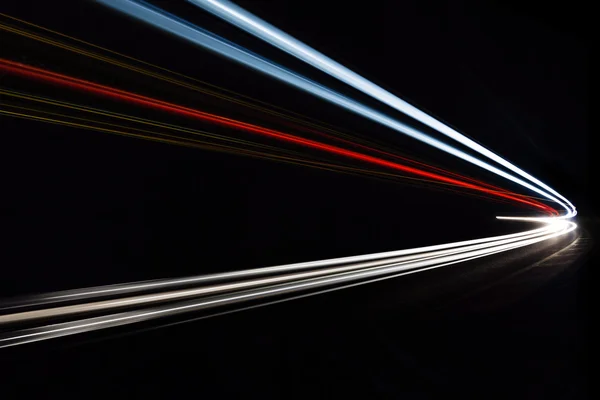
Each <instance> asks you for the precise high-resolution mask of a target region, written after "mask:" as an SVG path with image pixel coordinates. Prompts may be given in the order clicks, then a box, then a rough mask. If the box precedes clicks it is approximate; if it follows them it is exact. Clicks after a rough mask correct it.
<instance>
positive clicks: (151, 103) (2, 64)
mask: <svg viewBox="0 0 600 400" xmlns="http://www.w3.org/2000/svg"><path fill="white" fill-rule="evenodd" d="M0 70H2V71H5V72H7V73H12V74H15V75H20V76H24V77H28V78H31V79H36V80H41V81H44V82H47V83H53V84H57V85H60V86H65V87H69V88H71V89H76V90H82V91H85V92H88V93H92V94H96V95H101V96H104V97H108V98H112V99H114V100H119V101H126V102H129V103H133V104H137V105H140V106H144V107H148V108H153V109H157V110H161V111H165V112H169V113H174V114H179V115H182V116H186V117H189V118H194V119H197V120H201V121H205V122H210V123H213V124H218V125H222V126H226V127H229V128H234V129H238V130H242V131H246V132H251V133H255V134H259V135H262V136H266V137H270V138H273V139H277V140H281V141H285V142H288V143H293V144H296V145H300V146H304V147H309V148H313V149H317V150H320V151H323V152H327V153H330V154H336V155H340V156H344V157H346V158H350V159H354V160H358V161H362V162H366V163H369V164H372V165H377V166H380V167H385V168H390V169H394V170H397V171H402V172H406V173H410V174H413V175H417V176H421V177H426V178H429V179H433V180H437V181H440V182H445V183H450V184H454V185H458V186H461V187H463V188H466V189H471V190H476V191H480V192H483V193H487V194H489V195H492V196H497V197H501V198H504V199H508V200H511V201H515V202H517V203H520V204H526V205H529V206H532V207H534V208H537V209H539V210H542V211H544V212H546V213H549V214H557V212H556V210H554V209H553V208H551V207H549V206H547V205H544V204H542V203H539V202H537V201H533V200H527V199H524V198H522V197H519V195H516V194H506V193H503V192H498V191H496V190H490V189H488V188H485V187H481V186H478V185H474V184H471V183H468V182H463V181H459V180H457V179H453V178H448V177H446V176H442V175H439V174H434V173H431V172H427V171H423V170H420V169H417V168H413V167H409V166H405V165H403V164H399V163H395V162H391V161H387V160H384V159H381V158H377V157H373V156H370V155H366V154H362V153H358V152H355V151H352V150H347V149H344V148H340V147H337V146H332V145H328V144H325V143H320V142H317V141H314V140H309V139H304V138H300V137H297V136H294V135H291V134H287V133H283V132H279V131H276V130H273V129H268V128H264V127H261V126H257V125H253V124H248V123H245V122H241V121H236V120H233V119H230V118H225V117H222V116H219V115H215V114H209V113H206V112H202V111H199V110H195V109H192V108H188V107H183V106H180V105H177V104H173V103H169V102H165V101H162V100H157V99H154V98H151V97H147V96H142V95H139V94H135V93H131V92H127V91H124V90H120V89H115V88H112V87H110V86H106V85H100V84H97V83H93V82H89V81H86V80H83V79H78V78H73V77H70V76H67V75H63V74H58V73H56V72H51V71H47V70H44V69H41V68H36V67H32V66H29V65H25V64H21V63H17V62H14V61H10V60H5V59H1V58H0Z"/></svg>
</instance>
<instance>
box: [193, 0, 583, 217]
mask: <svg viewBox="0 0 600 400" xmlns="http://www.w3.org/2000/svg"><path fill="white" fill-rule="evenodd" d="M187 1H188V2H189V3H192V4H195V5H197V6H199V7H201V8H203V9H204V10H206V11H208V12H210V13H212V14H214V15H216V16H218V17H220V18H222V19H223V20H225V21H227V22H229V23H231V24H233V25H235V26H237V27H238V28H241V29H243V30H245V31H246V32H248V33H250V34H252V35H254V36H256V37H258V38H260V39H262V40H264V41H266V42H267V43H270V44H271V45H273V46H275V47H277V48H279V49H281V50H283V51H285V52H287V53H288V54H291V55H293V56H295V57H296V58H299V59H300V60H302V61H304V62H306V63H308V64H310V65H312V66H313V67H315V68H318V69H320V70H321V71H323V72H325V73H327V74H329V75H331V76H333V77H335V78H337V79H339V80H341V81H342V82H344V83H346V84H348V85H350V86H352V87H354V88H355V89H358V90H360V91H361V92H363V93H366V94H368V95H370V96H371V97H373V98H375V99H377V100H379V101H381V102H382V103H384V104H387V105H389V106H390V107H392V108H395V109H396V110H398V111H400V112H403V113H404V114H406V115H409V116H411V117H412V118H414V119H416V120H417V121H419V122H422V123H423V124H425V125H427V126H429V127H431V128H433V129H435V130H436V131H438V132H440V133H441V134H443V135H445V136H447V137H449V138H452V139H453V140H455V141H457V142H459V143H461V144H463V145H465V146H467V147H468V148H470V149H472V150H475V151H476V152H478V153H479V154H482V155H484V156H486V157H487V158H489V159H491V160H493V161H495V162H497V163H498V164H500V165H502V166H504V167H506V168H508V169H510V170H511V171H513V172H515V173H517V174H518V175H521V176H522V177H524V178H526V179H528V180H529V181H531V182H533V183H535V184H537V185H538V186H540V187H542V188H544V189H545V190H547V191H548V192H550V193H552V194H554V195H555V196H557V197H559V198H560V199H562V200H563V201H564V202H565V203H567V204H568V205H569V206H570V207H571V210H569V208H566V210H567V211H571V212H573V216H574V215H575V213H576V211H575V206H573V204H572V203H571V202H569V200H567V199H566V198H565V197H563V196H562V195H561V194H560V193H558V192H556V191H555V190H554V189H552V188H551V187H550V186H548V185H546V184H545V183H543V182H542V181H540V180H538V179H536V178H535V177H533V176H532V175H530V174H528V173H527V172H525V171H523V170H522V169H520V168H519V167H517V166H516V165H514V164H512V163H510V162H509V161H507V160H505V159H504V158H502V157H500V156H499V155H497V154H495V153H494V152H492V151H490V150H488V149H486V148H485V147H483V146H481V145H480V144H479V143H477V142H475V141H474V140H471V139H469V138H468V137H466V136H464V135H462V134H461V133H459V132H458V131H456V130H454V129H452V128H451V127H449V126H448V125H446V124H444V123H442V122H440V121H438V120H437V119H435V118H433V117H432V116H431V115H429V114H427V113H425V112H423V111H421V110H419V109H418V108H416V107H415V106H413V105H411V104H409V103H408V102H406V101H405V100H402V99H401V98H399V97H397V96H395V95H393V94H392V93H390V92H388V91H387V90H385V89H383V88H382V87H380V86H378V85H376V84H374V83H373V82H371V81H369V80H367V79H365V78H363V77H362V76H360V75H358V74H357V73H355V72H353V71H351V70H350V69H348V68H346V67H344V66H343V65H341V64H340V63H338V62H336V61H334V60H332V59H331V58H329V57H327V56H326V55H324V54H322V53H320V52H318V51H316V50H315V49H313V48H311V47H309V46H307V45H306V44H304V43H302V42H300V41H299V40H297V39H295V38H293V37H292V36H290V35H288V34H287V33H285V32H283V31H281V30H280V29H277V28H276V27H274V26H273V25H271V24H269V23H268V22H266V21H264V20H262V19H260V18H258V17H257V16H255V15H253V14H251V13H250V12H248V11H246V10H244V9H243V8H241V7H239V6H237V5H236V4H234V3H232V2H231V1H228V0H187Z"/></svg>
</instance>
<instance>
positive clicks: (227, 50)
mask: <svg viewBox="0 0 600 400" xmlns="http://www.w3.org/2000/svg"><path fill="white" fill-rule="evenodd" d="M97 1H98V2H100V3H102V4H104V5H106V6H109V7H111V8H113V9H115V10H118V11H120V12H122V13H124V14H126V15H129V16H132V17H134V18H137V19H139V20H142V21H144V22H146V23H148V24H150V25H152V26H155V27H157V28H160V29H162V30H164V31H166V32H169V33H171V34H173V35H175V36H178V37H180V38H182V39H185V40H187V41H189V42H192V43H194V44H196V45H199V46H201V47H204V48H205V49H208V50H210V51H213V52H215V53H217V54H220V55H222V56H224V57H227V58H229V59H232V60H234V61H236V62H239V63H242V64H244V65H246V66H248V67H251V68H253V69H255V70H257V71H260V72H262V73H264V74H267V75H270V76H272V77H274V78H276V79H278V80H281V81H283V82H286V83H288V84H290V85H292V86H295V87H297V88H299V89H301V90H304V91H307V92H309V93H311V94H313V95H316V96H318V97H320V98H322V99H325V100H327V101H329V102H332V103H334V104H336V105H338V106H341V107H343V108H345V109H347V110H349V111H352V112H354V113H357V114H359V115H361V116H363V117H366V118H368V119H370V120H372V121H375V122H378V123H380V124H382V125H384V126H387V127H389V128H391V129H393V130H396V131H398V132H401V133H404V134H406V135H408V136H410V137H412V138H414V139H417V140H419V141H421V142H423V143H426V144H429V145H431V146H433V147H435V148H437V149H439V150H442V151H444V152H446V153H448V154H452V155H454V156H456V157H458V158H461V159H463V160H465V161H467V162H469V163H471V164H474V165H477V166H479V167H481V168H483V169H486V170H488V171H490V172H492V173H494V174H496V175H499V176H501V177H503V178H505V179H508V180H510V181H512V182H515V183H517V184H519V185H521V186H523V187H525V188H527V189H530V190H532V191H534V192H536V193H538V194H540V195H542V196H544V197H545V198H547V199H549V200H551V201H554V202H556V203H558V204H560V205H561V206H562V207H563V208H564V209H565V210H566V211H567V214H566V215H567V216H569V217H570V216H574V215H575V214H576V210H575V208H574V207H573V206H572V205H571V203H569V202H568V201H567V204H565V203H564V202H563V201H561V200H559V199H558V198H556V197H555V196H553V195H551V194H550V193H548V192H547V191H545V190H542V189H540V188H538V187H537V186H535V185H532V184H531V183H529V182H526V181H524V180H522V179H520V178H517V177H515V176H513V175H511V174H509V173H507V172H505V171H503V170H501V169H499V168H497V167H494V166H492V165H490V164H488V163H486V162H484V161H482V160H480V159H478V158H476V157H474V156H471V155H470V154H467V153H465V152H463V151H461V150H459V149H457V148H454V147H452V146H450V145H448V144H446V143H443V142H441V141H439V140H437V139H435V138H433V137H431V136H429V135H427V134H425V133H423V132H421V131H419V130H417V129H415V128H413V127H410V126H408V125H406V124H403V123H401V122H400V121H397V120H395V119H393V118H391V117H389V116H387V115H385V114H383V113H381V112H379V111H376V110H374V109H372V108H369V107H367V106H365V105H363V104H361V103H359V102H357V101H355V100H353V99H351V98H349V97H346V96H344V95H342V94H340V93H337V92H335V91H333V90H331V89H329V88H327V87H325V86H322V85H320V84H318V83H316V82H314V81H311V80H309V79H307V78H305V77H303V76H301V75H299V74H297V73H295V72H292V71H290V70H287V69H285V68H283V67H281V66H279V65H277V64H275V63H273V62H271V61H268V60H266V59H264V58H261V57H260V56H258V55H256V54H253V53H251V52H249V51H247V50H246V49H243V48H241V47H240V46H237V45H235V44H233V43H231V42H228V41H226V40H224V39H222V38H220V37H218V36H216V35H214V34H212V33H209V32H207V31H205V30H203V29H201V28H199V27H197V26H195V25H193V24H190V23H188V22H186V21H183V20H182V19H180V18H178V17H175V16H173V15H171V14H169V13H167V12H165V11H163V10H160V9H158V8H155V7H153V6H150V5H148V4H146V3H143V2H141V1H134V0H97ZM456 135H460V134H459V133H456ZM456 135H454V136H456ZM460 136H462V135H460ZM456 137H458V136H456ZM465 139H466V138H465ZM490 153H491V152H490ZM482 154H483V153H482ZM492 154H493V153H492ZM495 157H498V156H495ZM504 162H505V163H508V162H507V161H504ZM508 164H510V163H508ZM510 165H512V164H510ZM513 168H516V167H514V166H513ZM517 169H518V168H517ZM519 171H520V170H519ZM522 174H524V172H523V173H522ZM522 176H523V175H522ZM540 186H541V185H540ZM547 190H548V189H547ZM552 192H554V191H552ZM560 197H561V198H562V196H560Z"/></svg>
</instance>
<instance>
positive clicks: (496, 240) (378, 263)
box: [0, 0, 577, 347]
mask: <svg viewBox="0 0 600 400" xmlns="http://www.w3.org/2000/svg"><path fill="white" fill-rule="evenodd" d="M98 1H99V2H101V3H104V4H106V5H110V6H112V7H113V8H117V9H120V11H123V12H125V13H127V14H128V15H132V16H134V17H136V18H138V19H142V20H144V21H146V22H150V23H151V24H153V25H154V26H158V27H160V28H161V29H165V30H167V31H169V32H171V33H174V34H176V35H178V36H180V37H184V38H186V39H187V40H190V41H192V42H194V43H196V44H200V42H201V45H202V46H204V47H205V48H209V49H211V50H213V51H216V52H218V53H220V54H223V55H226V56H227V57H229V58H232V59H235V60H236V61H239V62H242V63H245V64H246V65H250V66H252V68H254V69H259V70H261V69H262V68H263V67H268V68H267V70H268V71H267V72H266V73H268V74H270V75H272V76H276V77H278V79H280V80H283V81H286V82H288V83H291V84H293V85H294V86H296V87H300V88H302V89H303V90H306V91H309V92H311V93H313V94H316V95H317V96H319V97H321V98H324V99H326V100H329V101H332V102H334V103H336V104H338V105H341V106H342V107H344V108H346V109H348V110H351V111H353V112H356V113H358V114H360V115H363V116H365V117H367V118H370V119H371V120H374V121H377V122H379V123H381V124H383V125H385V126H388V127H390V128H392V129H395V130H397V131H400V132H403V133H405V134H408V135H409V136H412V137H414V138H416V139H418V140H421V141H422V142H425V143H428V144H431V145H432V146H434V147H437V148H438V149H442V150H444V151H446V152H448V153H450V154H453V155H455V156H457V157H460V158H462V159H464V160H466V161H468V162H471V163H473V164H475V165H478V166H480V167H482V168H484V169H487V170H488V171H491V172H494V173H496V174H498V175H500V176H502V177H505V178H507V179H509V180H511V181H513V182H515V183H518V184H520V185H521V186H524V187H526V188H528V189H530V190H533V191H535V192H536V193H539V194H541V195H543V196H544V197H546V198H547V199H549V200H552V201H555V202H557V203H558V204H560V205H561V206H562V207H564V208H565V210H566V211H567V213H566V215H563V216H560V217H555V218H551V217H544V218H539V217H497V218H498V219H510V220H523V221H532V222H538V223H543V224H544V225H545V226H544V227H542V228H539V229H534V230H530V231H526V232H519V233H515V234H510V235H503V236H496V237H489V238H479V239H474V240H470V241H463V242H455V243H446V244H442V245H435V246H427V247H422V248H416V249H405V250H400V251H395V252H385V253H377V254H370V255H362V256H353V257H344V258H339V259H332V260H321V261H315V262H309V263H299V264H291V265H283V266H275V267H267V268H261V269H252V270H241V271H234V272H230V273H223V274H213V275H205V276H197V277H190V278H181V279H175V280H173V279H170V280H163V281H152V282H138V283H133V284H124V285H117V286H108V287H98V288H88V289H78V290H74V291H69V292H58V293H50V294H47V295H42V296H38V297H36V298H33V299H29V301H25V302H17V303H13V304H9V306H8V307H4V308H3V309H2V308H0V312H3V313H2V314H0V326H3V327H4V326H9V327H11V326H13V325H15V324H16V325H17V326H21V325H19V324H23V323H26V324H29V323H33V322H35V323H41V324H42V325H41V326H37V327H36V328H34V329H24V330H23V329H20V328H19V329H18V330H16V331H13V332H9V333H7V334H5V335H4V337H2V338H0V347H7V346H14V345H18V344H23V343H30V342H33V341H39V340H44V339H49V338H54V337H61V336H66V335H71V334H75V333H83V332H88V331H92V330H97V329H105V328H110V327H114V326H121V325H126V324H131V323H137V322H142V321H148V320H152V319H156V318H163V317H166V316H173V315H178V314H181V313H184V312H192V311H200V310H208V309H212V308H216V307H221V306H224V305H236V304H238V303H242V302H246V301H255V300H260V299H266V298H271V297H274V296H283V295H289V294H293V293H297V292H306V291H314V290H320V289H321V288H328V289H325V291H331V290H336V289H339V288H343V287H348V286H355V285H358V284H363V283H366V282H372V281H377V280H382V279H390V278H393V277H397V276H401V275H406V274H410V273H416V272H422V271H426V270H431V269H434V268H440V267H444V266H448V265H453V264H456V263H461V262H465V261H469V260H473V259H476V258H480V257H486V256H490V255H493V254H498V253H501V252H506V251H510V250H514V249H517V248H520V247H524V246H529V245H532V244H535V243H539V242H542V241H545V240H549V239H552V238H555V237H557V236H561V235H565V234H567V233H569V232H572V231H573V230H575V229H576V227H577V225H576V224H575V223H573V222H571V221H568V220H567V219H568V218H570V217H572V216H574V215H575V214H576V210H575V208H574V207H573V206H572V204H571V203H570V202H568V200H566V199H564V198H563V197H562V196H561V195H559V194H558V193H556V192H555V191H553V190H552V189H550V188H549V187H546V185H544V184H543V183H541V182H539V181H537V180H535V178H533V177H531V176H530V175H528V174H527V173H525V172H524V171H522V170H520V169H519V168H517V167H516V166H513V165H512V164H510V163H508V161H506V160H504V159H502V158H500V157H499V156H497V155H495V154H494V153H492V152H490V151H489V150H487V149H485V148H483V147H482V146H480V145H478V144H477V143H475V142H472V141H471V142H472V143H470V142H468V141H466V142H463V141H461V137H463V136H462V135H461V134H459V133H458V132H456V131H453V132H454V133H453V132H449V131H447V130H445V131H444V129H442V131H441V133H444V134H445V135H447V136H449V137H451V138H453V139H454V140H457V141H459V142H461V143H462V144H464V145H466V146H468V147H470V148H471V149H472V150H476V151H478V152H479V153H480V154H482V155H484V156H486V157H487V158H490V159H492V160H493V161H495V162H498V163H499V164H501V165H503V166H504V167H507V168H509V169H511V170H512V171H513V172H516V173H517V174H519V175H521V176H522V177H525V178H526V179H528V180H529V181H531V182H533V183H535V184H536V185H538V186H539V187H537V186H535V185H532V184H530V183H528V182H525V181H523V180H522V179H520V178H517V177H515V176H513V175H510V174H508V173H506V172H505V171H502V170H500V169H498V168H496V167H494V166H492V165H490V164H488V163H486V162H484V161H481V160H479V159H477V158H475V157H473V156H471V155H468V154H467V153H464V152H462V151H461V150H458V149H455V148H453V147H452V146H449V145H447V144H445V143H443V142H440V141H437V140H436V139H433V138H431V137H429V136H428V135H426V134H424V133H422V132H419V131H417V130H415V129H414V128H411V127H409V126H407V125H404V124H402V123H400V122H398V121H396V120H393V119H392V118H390V117H388V116H386V115H384V114H382V113H380V112H378V111H375V110H373V109H370V108H368V107H366V106H364V105H362V104H360V103H358V102H356V101H354V100H353V99H350V98H348V97H345V96H343V95H341V94H339V93H336V92H333V91H331V90H329V89H328V88H325V87H323V86H321V85H319V84H317V83H315V82H312V81H309V80H307V79H305V78H303V77H301V76H299V75H297V74H295V73H293V72H292V71H288V70H285V69H283V68H281V67H279V66H277V65H275V64H273V63H271V62H269V61H268V60H264V59H262V58H260V57H258V56H256V55H254V54H252V53H249V52H247V51H246V50H244V49H241V48H239V47H238V46H236V45H233V44H231V43H227V42H225V41H224V40H223V39H220V38H218V37H216V36H214V35H212V34H209V33H207V32H204V31H200V30H199V28H196V27H193V26H191V25H190V24H188V23H185V22H183V21H182V20H179V19H176V18H175V17H172V16H170V15H168V14H167V13H165V12H164V11H161V10H159V9H156V8H154V7H151V6H149V5H145V4H144V3H143V2H139V1H132V0H98ZM189 1H191V0H189ZM193 2H195V3H199V4H208V3H210V4H230V3H228V2H221V1H212V2H211V1H208V2H206V1H196V0H194V1H193ZM242 11H243V10H242ZM249 15H250V16H251V14H249ZM252 17H253V16H252ZM165 18H166V19H165ZM259 22H261V23H262V22H263V21H260V20H259ZM186 34H189V35H191V36H189V37H186ZM284 35H285V34H284ZM267 37H268V35H267ZM263 39H264V37H263ZM292 39H293V38H292ZM294 40H295V39H294ZM268 41H269V40H268ZM298 43H299V42H298ZM211 46H212V47H211ZM308 49H309V50H312V49H310V48H308ZM286 51H288V50H286ZM292 54H293V53H292ZM316 54H317V56H318V57H317V61H323V60H322V59H321V60H319V57H320V56H322V55H320V54H319V53H316ZM313 56H314V54H313ZM323 57H324V56H323ZM325 60H328V59H326V58H325ZM305 61H306V60H305ZM330 61H331V60H330ZM313 62H314V60H312V62H310V63H311V64H312V63H313ZM251 64H252V65H251ZM325 65H326V66H327V64H325ZM338 65H339V64H338ZM334 66H335V65H334ZM340 67H341V66H340ZM342 68H344V67H342ZM326 69H327V68H326ZM326 69H324V70H325V71H326V72H328V73H330V74H332V75H333V76H336V74H338V73H340V72H339V71H334V72H335V73H332V71H327V70H326ZM0 70H2V71H4V72H8V73H11V74H13V75H19V76H23V77H28V78H32V79H36V80H40V81H44V82H47V83H52V84H55V85H60V86H64V87H69V88H71V89H76V90H82V91H86V92H88V93H91V94H95V95H100V96H104V97H107V98H111V99H114V100H120V101H125V102H128V103H131V104H136V105H139V106H143V107H148V108H152V109H156V110H161V111H165V112H170V113H174V114H178V115H182V116H186V117H189V118H194V119H197V120H201V121H205V122H210V123H213V124H219V125H222V126H225V127H229V128H234V129H238V130H242V131H246V132H250V133H255V134H260V135H262V136H265V137H270V138H273V139H277V140H280V141H285V142H288V143H291V144H295V145H300V146H304V147H309V148H313V149H318V150H320V151H323V152H327V153H330V154H336V155H341V156H344V157H346V158H349V159H354V160H357V161H361V162H365V163H369V164H372V165H377V166H380V167H385V168H388V169H394V170H398V171H403V172H407V173H411V174H414V175H417V176H423V177H428V178H431V179H435V180H438V181H440V182H446V183H452V184H457V185H460V186H461V187H463V188H467V189H471V190H476V191H480V192H484V193H488V194H491V195H494V196H497V197H501V198H504V199H508V200H511V201H515V202H516V203H520V204H527V205H529V206H532V207H535V208H537V209H539V210H544V211H545V212H549V213H551V214H552V213H554V214H557V213H556V211H555V210H553V209H552V208H550V207H549V206H546V205H543V204H541V203H539V202H536V201H531V200H526V199H525V198H524V196H520V195H516V194H512V193H510V192H498V191H494V190H491V189H489V188H486V187H483V186H478V185H473V184H471V183H467V182H463V181H458V180H456V179H452V178H448V177H445V176H441V175H438V174H434V173H431V172H427V171H422V170H419V169H416V168H412V167H407V166H405V165H402V164H398V163H395V162H391V161H388V160H385V159H382V158H377V157H373V156H370V155H366V154H362V153H359V152H356V151H351V150H347V149H344V148H341V147H337V146H332V145H329V144H324V143H321V142H317V141H314V140H309V139H304V138H300V137H297V136H294V135H291V134H288V133H283V132H280V131H277V130H273V129H268V128H264V127H261V126H258V125H253V124H248V123H245V122H241V121H236V120H233V119H229V118H225V117H222V116H218V115H214V114H209V113H205V112H202V111H199V110H195V109H192V108H188V107H184V106H180V105H177V104H173V103H168V102H165V101H161V100H157V99H153V98H150V97H146V96H142V95H139V94H136V93H131V92H126V91H123V90H120V89H116V88H112V87H109V86H105V85H100V84H96V83H93V82H89V81H85V80H82V79H77V78H74V77H70V76H66V75H62V74H58V73H55V72H51V71H47V70H43V69H40V68H35V67H32V66H27V65H23V64H19V63H15V62H12V61H9V60H3V59H0ZM341 71H342V72H341V73H342V74H346V77H345V78H344V79H347V80H348V81H349V82H350V84H351V85H352V84H354V85H357V86H355V87H357V88H359V89H360V90H363V91H364V92H365V93H367V94H370V95H372V96H373V97H375V98H377V99H379V100H380V101H383V102H386V101H391V102H392V103H393V105H392V104H389V103H386V104H389V105H392V106H393V107H395V108H397V109H399V110H401V111H403V110H404V112H406V113H407V114H408V115H411V116H412V117H413V118H415V119H417V120H419V121H421V122H423V123H426V124H427V125H429V126H430V127H434V128H436V129H438V128H440V126H442V128H443V127H446V128H448V129H451V128H449V127H447V126H445V125H443V124H441V122H439V121H437V120H435V119H434V118H433V117H430V116H428V115H427V114H425V113H422V112H421V111H420V110H418V109H416V108H415V109H414V110H412V109H411V108H410V107H412V106H410V105H408V103H406V105H408V106H409V107H406V106H405V105H403V104H402V103H401V102H403V101H402V100H400V99H397V98H395V99H397V100H398V101H399V102H398V101H396V100H394V98H390V97H389V96H393V95H391V94H390V93H388V92H385V91H384V93H383V92H380V91H379V90H383V89H381V88H379V87H377V86H374V84H372V83H371V82H368V81H366V80H364V78H362V77H360V76H358V75H356V77H358V78H360V79H357V78H356V77H355V76H353V75H348V74H347V72H345V71H344V70H341ZM348 71H349V70H348ZM262 72H265V71H262ZM349 72H350V73H352V72H351V71H349ZM352 74H353V73H352ZM336 77H338V76H336ZM338 79H341V78H339V77H338ZM344 79H342V80H344ZM361 79H362V80H364V81H361ZM344 81H345V80H344ZM345 82H346V81H345ZM349 82H346V83H349ZM354 85H353V86H354ZM370 85H373V86H370ZM388 95H389V96H388ZM404 103H405V102H404ZM413 108H414V107H413ZM415 110H416V111H415ZM420 113H421V114H420ZM422 114H423V115H422ZM424 121H427V122H429V124H428V123H427V122H424ZM438 124H441V125H440V126H438ZM438 130H439V129H438ZM465 139H466V138H465ZM469 140H470V139H469ZM477 146H479V147H481V148H479V147H477ZM482 149H483V150H482ZM488 153H491V155H493V156H490V154H488ZM494 157H496V158H498V159H500V160H502V162H501V161H498V159H496V158H494ZM540 187H542V188H543V189H546V191H548V192H550V193H553V194H555V195H556V196H557V197H560V198H561V199H563V200H564V202H562V201H560V200H558V199H557V198H556V197H554V196H553V195H552V194H549V193H547V192H546V191H544V190H542V189H540ZM242 279H244V280H242ZM190 286H191V287H190ZM149 292H150V293H149ZM140 293H142V294H140ZM311 294H314V293H311ZM311 294H308V295H311ZM115 296H116V298H114V297H115ZM73 302H75V303H76V304H72V303H73ZM65 303H67V304H66V305H65ZM132 307H136V309H135V310H133V311H125V312H122V310H123V309H124V308H132ZM148 307H150V308H148ZM31 308H33V310H31ZM23 309H24V310H25V311H23ZM7 310H8V311H9V312H8V313H6V311H7ZM13 310H17V311H16V312H12V311H13ZM99 313H114V314H108V315H102V316H99V317H98V316H96V315H98V314H99ZM90 315H91V317H90ZM57 318H59V319H60V321H61V322H59V323H56V324H52V325H47V322H48V321H52V320H54V319H57ZM65 319H72V320H70V321H68V322H62V321H64V320H65Z"/></svg>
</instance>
